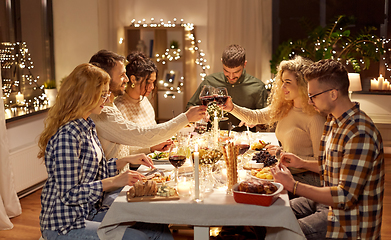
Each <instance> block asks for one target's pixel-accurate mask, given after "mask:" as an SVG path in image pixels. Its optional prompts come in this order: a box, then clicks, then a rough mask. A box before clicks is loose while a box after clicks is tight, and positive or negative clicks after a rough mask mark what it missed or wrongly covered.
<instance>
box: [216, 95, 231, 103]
mask: <svg viewBox="0 0 391 240" xmlns="http://www.w3.org/2000/svg"><path fill="white" fill-rule="evenodd" d="M214 98H215V101H216V102H217V103H218V104H220V105H224V104H225V102H226V101H227V99H228V96H222V95H217V96H215V97H214Z"/></svg>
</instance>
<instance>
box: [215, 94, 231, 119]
mask: <svg viewBox="0 0 391 240" xmlns="http://www.w3.org/2000/svg"><path fill="white" fill-rule="evenodd" d="M227 99H228V91H227V88H225V87H218V88H216V95H215V101H216V102H217V104H219V105H224V104H225V103H226V102H227ZM226 120H228V118H227V117H224V111H223V109H221V118H220V121H226Z"/></svg>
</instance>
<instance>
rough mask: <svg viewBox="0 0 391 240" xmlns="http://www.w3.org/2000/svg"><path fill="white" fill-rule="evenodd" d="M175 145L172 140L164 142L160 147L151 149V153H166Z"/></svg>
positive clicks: (156, 146)
mask: <svg viewBox="0 0 391 240" xmlns="http://www.w3.org/2000/svg"><path fill="white" fill-rule="evenodd" d="M172 144H173V141H172V140H171V139H168V140H167V141H164V142H162V143H159V144H158V145H155V146H152V147H151V152H155V151H160V152H164V151H167V150H168V149H170V147H171V145H172Z"/></svg>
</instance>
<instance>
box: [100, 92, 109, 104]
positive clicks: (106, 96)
mask: <svg viewBox="0 0 391 240" xmlns="http://www.w3.org/2000/svg"><path fill="white" fill-rule="evenodd" d="M110 95H111V92H108V93H105V94H102V95H100V97H101V98H102V99H103V101H104V102H105V101H106V100H107V98H108V97H110Z"/></svg>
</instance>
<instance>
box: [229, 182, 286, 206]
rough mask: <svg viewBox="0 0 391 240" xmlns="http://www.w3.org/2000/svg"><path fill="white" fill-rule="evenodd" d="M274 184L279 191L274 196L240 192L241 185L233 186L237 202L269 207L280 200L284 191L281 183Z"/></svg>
mask: <svg viewBox="0 0 391 240" xmlns="http://www.w3.org/2000/svg"><path fill="white" fill-rule="evenodd" d="M273 184H274V185H275V186H276V187H277V191H275V192H274V193H272V194H259V193H247V192H241V191H238V186H239V183H237V184H235V185H234V186H233V195H234V199H235V202H237V203H244V204H253V205H259V206H264V207H268V206H270V205H272V204H273V203H274V202H275V201H276V200H277V199H278V197H279V196H280V193H281V191H282V190H284V186H283V185H282V184H281V183H275V182H273Z"/></svg>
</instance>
